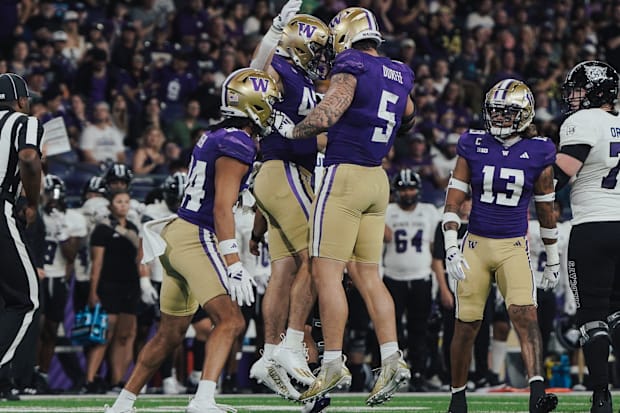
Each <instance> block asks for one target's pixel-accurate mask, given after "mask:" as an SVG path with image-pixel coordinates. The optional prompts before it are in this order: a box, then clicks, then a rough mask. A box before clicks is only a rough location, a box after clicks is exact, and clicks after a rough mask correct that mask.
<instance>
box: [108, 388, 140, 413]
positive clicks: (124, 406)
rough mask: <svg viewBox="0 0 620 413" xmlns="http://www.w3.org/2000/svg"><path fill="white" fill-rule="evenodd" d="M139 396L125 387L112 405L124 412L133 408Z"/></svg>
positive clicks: (116, 409) (113, 407)
mask: <svg viewBox="0 0 620 413" xmlns="http://www.w3.org/2000/svg"><path fill="white" fill-rule="evenodd" d="M136 399H137V396H136V395H135V394H133V393H132V392H130V391H127V390H125V389H123V390H121V392H120V393H119V395H118V397H117V398H116V401H114V404H113V405H112V409H114V411H117V412H124V411H126V410H131V408H132V407H133V404H134V403H135V402H136Z"/></svg>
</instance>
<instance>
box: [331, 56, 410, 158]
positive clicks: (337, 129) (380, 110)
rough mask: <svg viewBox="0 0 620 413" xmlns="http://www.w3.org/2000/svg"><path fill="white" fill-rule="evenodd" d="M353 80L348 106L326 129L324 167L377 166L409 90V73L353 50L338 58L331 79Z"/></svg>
mask: <svg viewBox="0 0 620 413" xmlns="http://www.w3.org/2000/svg"><path fill="white" fill-rule="evenodd" d="M338 73H349V74H352V75H353V76H355V77H356V78H357V86H356V89H355V96H354V97H353V101H352V102H351V105H350V106H349V108H348V109H347V110H346V112H345V113H344V114H343V115H342V117H341V118H340V120H339V121H338V122H336V124H335V125H334V126H332V127H331V128H329V131H328V136H329V143H328V144H327V151H326V153H325V162H324V164H325V166H329V165H333V164H341V163H350V164H357V165H362V166H379V165H381V160H382V159H383V157H384V156H385V155H386V154H387V153H388V151H389V150H390V148H391V147H392V144H393V142H394V137H395V136H396V132H397V131H398V128H399V127H400V123H401V118H402V115H403V113H404V112H405V108H406V105H407V96H408V95H409V93H410V92H411V89H412V87H413V80H414V75H413V71H412V70H411V69H410V68H409V67H408V66H407V65H404V64H403V63H400V62H396V61H393V60H391V59H388V58H387V57H380V56H379V57H377V56H371V55H369V54H367V53H364V52H361V51H359V50H355V49H349V50H345V51H344V52H342V53H340V54H338V56H337V57H336V60H335V61H334V67H333V69H332V71H331V75H332V76H333V75H335V74H338Z"/></svg>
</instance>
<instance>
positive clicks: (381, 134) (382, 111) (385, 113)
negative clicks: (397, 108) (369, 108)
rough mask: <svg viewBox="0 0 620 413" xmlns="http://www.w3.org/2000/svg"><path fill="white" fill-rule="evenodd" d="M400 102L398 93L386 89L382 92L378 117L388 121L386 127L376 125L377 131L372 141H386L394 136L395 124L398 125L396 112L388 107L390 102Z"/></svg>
mask: <svg viewBox="0 0 620 413" xmlns="http://www.w3.org/2000/svg"><path fill="white" fill-rule="evenodd" d="M396 102H398V95H395V94H394V93H391V92H388V91H387V90H384V91H383V92H381V101H380V102H379V108H378V109H377V117H378V118H379V119H382V120H384V121H386V125H385V129H384V128H380V127H378V126H377V127H375V131H374V133H373V134H372V138H371V139H370V140H371V141H372V142H379V143H386V142H387V141H389V140H390V137H391V136H392V131H393V130H394V125H396V114H395V113H394V112H390V110H389V109H388V103H391V104H392V105H394V104H396Z"/></svg>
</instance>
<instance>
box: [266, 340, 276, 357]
mask: <svg viewBox="0 0 620 413" xmlns="http://www.w3.org/2000/svg"><path fill="white" fill-rule="evenodd" d="M275 350H276V344H267V343H265V347H264V348H263V357H265V359H267V360H269V359H270V358H271V356H273V352H274V351H275Z"/></svg>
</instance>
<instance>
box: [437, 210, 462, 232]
mask: <svg viewBox="0 0 620 413" xmlns="http://www.w3.org/2000/svg"><path fill="white" fill-rule="evenodd" d="M448 222H455V223H456V225H457V227H456V228H457V229H458V228H460V227H461V218H460V217H459V216H458V214H456V213H454V212H444V213H443V221H442V222H441V229H442V230H444V226H445V225H446V223H448ZM444 232H445V230H444Z"/></svg>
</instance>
